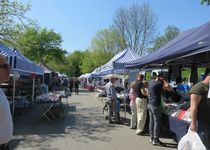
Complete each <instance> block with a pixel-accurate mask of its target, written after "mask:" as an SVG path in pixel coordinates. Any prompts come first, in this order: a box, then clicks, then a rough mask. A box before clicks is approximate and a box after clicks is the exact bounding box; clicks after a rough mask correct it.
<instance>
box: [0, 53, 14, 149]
mask: <svg viewBox="0 0 210 150" xmlns="http://www.w3.org/2000/svg"><path fill="white" fill-rule="evenodd" d="M9 74H10V67H9V65H8V64H7V61H6V59H5V58H4V56H2V55H0V83H4V82H7V81H9V78H10V77H9ZM12 134H13V122H12V116H11V112H10V105H9V102H8V100H7V97H6V95H5V94H4V92H3V91H2V89H1V88H0V150H8V149H9V146H8V143H9V141H10V140H11V139H12Z"/></svg>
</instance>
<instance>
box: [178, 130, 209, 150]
mask: <svg viewBox="0 0 210 150" xmlns="http://www.w3.org/2000/svg"><path fill="white" fill-rule="evenodd" d="M178 150H206V147H205V146H204V144H203V143H202V141H201V139H200V137H199V135H198V133H197V132H193V131H191V130H190V129H189V130H188V132H187V134H186V135H185V136H183V137H182V138H181V140H180V141H179V144H178Z"/></svg>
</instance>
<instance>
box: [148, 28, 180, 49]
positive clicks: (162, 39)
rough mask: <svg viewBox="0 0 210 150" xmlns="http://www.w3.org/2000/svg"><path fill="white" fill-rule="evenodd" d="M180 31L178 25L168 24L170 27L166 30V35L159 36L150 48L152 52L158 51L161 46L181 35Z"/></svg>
mask: <svg viewBox="0 0 210 150" xmlns="http://www.w3.org/2000/svg"><path fill="white" fill-rule="evenodd" d="M179 33H180V30H179V29H178V28H177V27H175V26H173V25H168V27H167V28H166V29H165V31H164V35H161V36H158V37H157V38H156V39H155V42H154V47H153V48H152V49H150V52H153V51H156V50H158V49H159V48H161V47H163V46H164V45H165V44H167V43H168V42H169V41H171V40H172V39H174V38H175V37H176V36H177V35H179Z"/></svg>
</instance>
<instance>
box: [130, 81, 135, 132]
mask: <svg viewBox="0 0 210 150" xmlns="http://www.w3.org/2000/svg"><path fill="white" fill-rule="evenodd" d="M135 85H136V82H135V81H133V82H131V84H130V91H129V98H130V108H131V120H130V129H136V124H137V112H136V111H137V109H136V91H135Z"/></svg>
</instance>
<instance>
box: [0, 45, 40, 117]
mask: <svg viewBox="0 0 210 150" xmlns="http://www.w3.org/2000/svg"><path fill="white" fill-rule="evenodd" d="M0 54H1V55H4V56H5V57H6V59H7V62H8V64H9V65H10V68H11V72H12V73H13V115H14V100H15V83H16V82H15V80H16V78H17V76H18V74H43V73H44V70H43V69H42V68H41V67H39V66H38V65H37V64H35V63H33V62H32V61H30V60H29V59H28V58H26V57H25V56H23V55H22V54H21V53H19V52H18V51H17V50H15V49H10V48H9V47H7V46H5V45H3V44H0ZM34 89H35V78H34V79H33V91H32V100H33V98H34Z"/></svg>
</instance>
